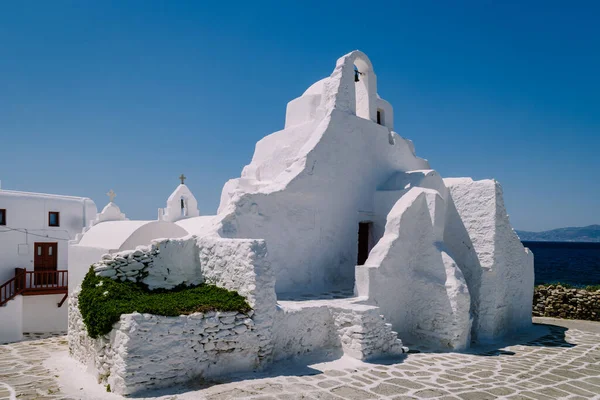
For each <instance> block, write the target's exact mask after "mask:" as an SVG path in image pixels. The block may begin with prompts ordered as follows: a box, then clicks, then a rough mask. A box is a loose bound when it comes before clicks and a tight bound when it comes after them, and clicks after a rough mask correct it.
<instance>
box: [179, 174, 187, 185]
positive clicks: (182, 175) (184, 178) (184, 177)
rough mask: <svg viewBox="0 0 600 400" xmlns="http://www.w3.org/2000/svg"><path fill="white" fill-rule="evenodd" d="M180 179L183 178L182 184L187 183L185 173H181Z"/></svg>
mask: <svg viewBox="0 0 600 400" xmlns="http://www.w3.org/2000/svg"><path fill="white" fill-rule="evenodd" d="M179 179H181V184H182V185H185V180H186V179H187V177H186V176H185V175H184V174H181V176H180V177H179Z"/></svg>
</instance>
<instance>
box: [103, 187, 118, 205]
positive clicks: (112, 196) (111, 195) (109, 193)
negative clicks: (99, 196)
mask: <svg viewBox="0 0 600 400" xmlns="http://www.w3.org/2000/svg"><path fill="white" fill-rule="evenodd" d="M106 195H107V196H108V198H109V199H110V202H111V203H112V202H113V200H114V199H115V197H117V194H116V193H115V192H113V190H112V189H110V191H109V192H108V193H106Z"/></svg>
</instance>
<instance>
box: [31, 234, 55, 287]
mask: <svg viewBox="0 0 600 400" xmlns="http://www.w3.org/2000/svg"><path fill="white" fill-rule="evenodd" d="M34 246H35V250H34V251H35V256H34V258H33V270H34V272H36V274H35V279H34V285H54V284H56V274H55V273H53V272H54V271H56V270H58V257H57V254H58V243H35V244H34Z"/></svg>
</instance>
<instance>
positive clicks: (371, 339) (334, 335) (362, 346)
mask: <svg viewBox="0 0 600 400" xmlns="http://www.w3.org/2000/svg"><path fill="white" fill-rule="evenodd" d="M380 313H381V310H380V309H379V307H376V306H371V305H365V304H360V303H358V302H357V299H356V298H354V299H345V300H313V301H280V302H279V308H278V312H277V315H276V323H275V326H276V329H275V336H274V340H273V341H274V357H275V359H276V360H280V359H284V358H288V357H298V356H300V357H301V356H305V355H313V356H319V357H321V358H323V359H326V358H328V357H329V358H334V357H339V356H340V355H341V354H342V353H343V354H345V355H348V356H350V357H353V358H356V359H358V360H368V359H373V358H377V357H382V356H392V355H398V354H402V353H403V352H405V351H408V349H407V348H406V347H403V346H402V341H401V340H400V339H399V338H398V335H397V334H396V332H394V331H393V330H392V325H391V324H390V323H387V322H386V321H385V319H384V317H383V316H382V315H380Z"/></svg>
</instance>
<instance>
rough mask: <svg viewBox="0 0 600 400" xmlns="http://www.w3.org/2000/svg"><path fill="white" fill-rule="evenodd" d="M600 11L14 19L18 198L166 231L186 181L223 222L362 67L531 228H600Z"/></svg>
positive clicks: (285, 10)
mask: <svg viewBox="0 0 600 400" xmlns="http://www.w3.org/2000/svg"><path fill="white" fill-rule="evenodd" d="M599 17H600V6H599V5H597V3H596V4H595V3H594V2H587V3H586V2H579V1H575V2H564V1H560V2H559V1H556V2H554V1H528V2H523V1H502V2H500V1H485V0H478V1H455V2H440V1H419V2H416V1H410V2H401V1H390V2H386V1H379V2H364V1H361V2H358V1H357V2H354V1H347V0H346V1H339V2H338V1H301V2H300V1H256V2H247V1H244V2H237V1H228V2H200V1H189V2H186V1H176V2H171V1H127V2H122V1H101V2H91V1H69V2H67V1H53V2H34V1H23V2H11V3H9V2H3V3H2V4H1V5H0V147H1V148H2V152H1V153H0V179H1V180H2V187H3V188H4V189H14V190H26V191H36V192H48V193H60V194H71V195H82V196H89V197H91V198H92V199H94V201H96V203H97V205H98V207H99V208H102V207H103V206H104V205H105V204H106V202H107V197H106V196H105V195H104V193H106V192H107V191H108V190H109V189H111V188H112V189H114V190H115V192H117V195H118V197H117V198H116V202H117V203H118V204H119V205H120V206H121V208H122V210H123V211H124V212H126V213H127V215H128V216H129V217H130V218H132V219H153V218H155V217H156V210H157V208H158V207H164V203H165V201H166V198H167V197H168V196H169V194H170V193H171V192H172V190H173V189H174V188H175V187H176V185H177V184H178V182H179V181H178V180H177V177H178V176H179V174H181V173H182V172H183V173H185V174H186V175H187V176H188V180H187V182H186V183H187V184H188V185H189V186H190V188H191V189H192V190H193V191H194V193H195V194H196V196H197V198H198V201H199V207H200V212H201V213H202V214H211V213H214V212H215V211H216V208H217V205H218V201H219V196H220V192H221V188H222V186H223V183H224V182H225V181H226V180H227V179H230V178H234V177H237V176H239V174H240V172H241V169H242V167H243V166H244V165H245V164H247V163H248V162H249V161H250V159H251V157H252V153H253V151H254V144H255V143H256V141H257V140H259V139H260V138H261V137H263V136H265V135H267V134H269V133H271V132H274V131H277V130H280V129H282V128H283V123H284V118H285V106H286V103H287V102H288V101H290V100H292V99H293V98H295V97H297V96H299V95H300V94H301V93H302V92H303V91H304V90H305V89H306V88H307V87H308V86H310V84H312V83H313V82H315V81H317V80H318V79H321V78H323V77H325V76H328V75H329V74H330V73H331V71H332V70H333V68H334V66H335V61H336V59H337V58H338V57H340V56H342V55H343V54H345V53H348V52H349V51H351V50H354V49H360V50H362V51H364V52H365V53H366V54H367V55H368V56H369V57H370V59H371V61H372V62H373V64H374V67H375V72H376V74H377V77H378V86H379V93H380V95H381V96H382V97H384V98H386V99H387V100H388V101H390V102H391V103H392V105H393V106H394V112H395V120H396V122H395V126H396V131H397V132H398V133H399V134H400V135H402V136H404V137H407V138H409V139H411V140H413V141H414V143H415V146H416V150H417V154H418V155H419V156H421V157H424V158H427V159H428V160H429V161H430V163H431V165H432V167H433V168H434V169H436V170H438V171H439V172H440V173H441V174H442V175H443V176H445V177H451V176H472V177H473V178H475V179H482V178H495V179H497V180H499V181H500V182H501V183H502V186H503V188H504V195H505V201H506V205H507V208H508V212H509V214H510V216H511V221H512V223H513V226H515V228H517V229H526V230H544V229H551V228H557V227H563V226H582V225H588V224H592V223H600V183H599V182H598V173H599V172H600V157H599V152H600V74H599V72H598V71H600V52H599V51H598V49H600V24H598V23H597V21H598V18H599Z"/></svg>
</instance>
